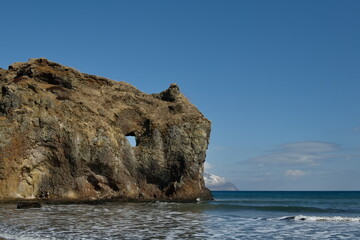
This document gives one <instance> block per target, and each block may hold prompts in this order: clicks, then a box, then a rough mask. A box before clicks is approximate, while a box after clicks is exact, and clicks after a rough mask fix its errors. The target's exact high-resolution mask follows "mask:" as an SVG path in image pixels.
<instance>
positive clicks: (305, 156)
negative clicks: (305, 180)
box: [249, 142, 340, 165]
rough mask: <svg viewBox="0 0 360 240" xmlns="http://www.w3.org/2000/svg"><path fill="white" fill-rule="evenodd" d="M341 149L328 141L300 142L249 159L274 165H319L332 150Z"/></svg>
mask: <svg viewBox="0 0 360 240" xmlns="http://www.w3.org/2000/svg"><path fill="white" fill-rule="evenodd" d="M338 150H340V147H339V146H338V145H337V144H333V143H326V142H298V143H288V144H284V145H281V146H280V148H279V149H278V150H276V151H274V152H271V153H269V154H265V155H262V156H259V157H255V158H251V159H249V161H250V162H253V163H258V164H260V165H263V164H266V165H268V164H274V165H318V164H319V162H320V160H324V159H327V158H329V157H330V156H331V153H332V152H335V151H338Z"/></svg>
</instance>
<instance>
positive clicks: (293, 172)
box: [284, 170, 306, 178]
mask: <svg viewBox="0 0 360 240" xmlns="http://www.w3.org/2000/svg"><path fill="white" fill-rule="evenodd" d="M284 175H285V176H286V177H290V178H299V177H302V176H304V175H306V173H305V172H304V171H301V170H286V171H285V172H284Z"/></svg>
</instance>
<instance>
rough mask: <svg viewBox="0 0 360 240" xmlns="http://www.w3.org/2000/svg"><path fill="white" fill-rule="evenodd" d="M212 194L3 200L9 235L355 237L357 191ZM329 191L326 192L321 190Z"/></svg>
mask: <svg viewBox="0 0 360 240" xmlns="http://www.w3.org/2000/svg"><path fill="white" fill-rule="evenodd" d="M297 194H298V195H296V194H295V192H290V193H280V192H271V194H270V192H235V193H234V192H233V193H227V192H214V197H215V201H211V202H202V203H164V202H156V203H113V202H112V203H105V204H102V205H86V204H77V205H44V206H43V207H42V208H40V209H16V206H15V205H14V204H3V205H0V238H1V237H4V238H6V239H360V231H359V227H360V192H348V193H341V194H340V193H331V194H330V193H328V195H326V194H324V193H319V194H315V193H314V192H312V193H306V192H302V193H301V192H298V193H297ZM325 195H326V196H325Z"/></svg>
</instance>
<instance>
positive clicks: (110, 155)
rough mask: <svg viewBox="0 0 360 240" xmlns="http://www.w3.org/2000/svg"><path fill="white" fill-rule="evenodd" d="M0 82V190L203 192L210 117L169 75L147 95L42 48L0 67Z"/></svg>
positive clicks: (6, 195) (137, 195) (102, 195)
mask: <svg viewBox="0 0 360 240" xmlns="http://www.w3.org/2000/svg"><path fill="white" fill-rule="evenodd" d="M0 89H1V92H0V200H11V199H48V200H95V199H123V200H192V199H196V198H199V197H200V198H203V199H209V198H211V194H210V192H209V190H207V189H206V188H205V185H204V181H203V164H204V161H205V154H206V149H207V146H208V142H209V135H210V121H209V120H207V119H206V118H205V117H204V116H203V115H202V114H201V113H200V112H199V110H198V109H197V108H196V107H195V106H194V105H192V104H191V103H190V102H189V101H188V100H187V99H186V98H185V97H184V96H183V94H181V92H180V91H179V87H178V86H177V85H176V84H172V85H171V86H170V87H169V88H168V89H167V90H165V91H163V92H161V93H159V94H151V95H150V94H145V93H143V92H141V91H139V90H137V89H136V88H135V87H133V86H131V85H130V84H128V83H125V82H116V81H113V80H109V79H106V78H102V77H97V76H94V75H89V74H84V73H80V72H79V71H77V70H75V69H72V68H69V67H65V66H62V65H60V64H57V63H54V62H50V61H48V60H46V59H43V58H41V59H30V60H29V62H26V63H15V64H13V65H11V66H9V69H8V70H4V69H0ZM126 136H134V137H135V138H136V146H134V147H132V146H131V145H130V144H129V142H128V140H127V138H126Z"/></svg>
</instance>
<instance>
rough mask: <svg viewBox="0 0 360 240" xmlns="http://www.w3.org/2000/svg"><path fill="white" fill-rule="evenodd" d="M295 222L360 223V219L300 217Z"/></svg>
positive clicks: (295, 218)
mask: <svg viewBox="0 0 360 240" xmlns="http://www.w3.org/2000/svg"><path fill="white" fill-rule="evenodd" d="M284 219H286V218H284ZM294 220H295V221H309V222H360V217H340V216H333V217H325V216H304V215H298V216H295V217H294Z"/></svg>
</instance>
